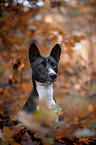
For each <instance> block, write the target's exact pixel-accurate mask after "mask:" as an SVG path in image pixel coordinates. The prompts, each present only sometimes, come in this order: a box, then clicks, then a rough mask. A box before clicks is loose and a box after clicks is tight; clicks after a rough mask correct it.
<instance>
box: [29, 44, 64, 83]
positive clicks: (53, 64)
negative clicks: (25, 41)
mask: <svg viewBox="0 0 96 145" xmlns="http://www.w3.org/2000/svg"><path fill="white" fill-rule="evenodd" d="M60 54H61V48H60V45H59V44H56V45H55V46H54V47H53V49H52V50H51V53H50V56H41V54H40V52H39V49H38V48H37V46H36V44H35V43H32V44H31V46H30V48H29V60H30V64H31V68H32V75H33V78H34V80H36V81H38V82H41V83H53V82H54V81H56V78H57V72H58V62H59V59H60Z"/></svg>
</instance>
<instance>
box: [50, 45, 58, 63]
mask: <svg viewBox="0 0 96 145" xmlns="http://www.w3.org/2000/svg"><path fill="white" fill-rule="evenodd" d="M60 54H61V47H60V45H59V44H56V45H55V46H54V47H53V49H52V50H51V53H50V56H52V57H53V58H54V59H55V60H56V61H57V63H58V62H59V59H60Z"/></svg>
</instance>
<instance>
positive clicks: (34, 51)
mask: <svg viewBox="0 0 96 145" xmlns="http://www.w3.org/2000/svg"><path fill="white" fill-rule="evenodd" d="M39 56H41V55H40V52H39V49H38V47H37V46H36V44H35V43H32V44H31V45H30V48H29V60H30V62H33V61H35V60H36V58H37V57H39Z"/></svg>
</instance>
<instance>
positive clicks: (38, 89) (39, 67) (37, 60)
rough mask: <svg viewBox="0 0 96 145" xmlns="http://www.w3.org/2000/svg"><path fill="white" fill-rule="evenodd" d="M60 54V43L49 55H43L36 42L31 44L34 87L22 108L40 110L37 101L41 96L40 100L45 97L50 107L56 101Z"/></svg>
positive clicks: (32, 111)
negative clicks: (55, 89) (55, 84)
mask: <svg viewBox="0 0 96 145" xmlns="http://www.w3.org/2000/svg"><path fill="white" fill-rule="evenodd" d="M60 54H61V47H60V45H59V44H56V45H55V46H54V47H53V49H52V50H51V52H50V55H49V56H42V55H41V54H40V52H39V49H38V47H37V46H36V44H35V43H32V44H31V46H30V48H29V60H30V65H31V68H32V82H33V89H32V91H31V94H30V97H29V98H28V100H27V101H26V103H25V105H24V107H23V108H22V110H23V111H26V112H28V113H34V112H35V111H36V110H37V111H38V107H39V106H38V104H37V103H36V101H35V100H36V98H39V100H40V101H43V100H44V99H45V100H46V102H47V105H48V108H50V109H51V107H52V104H55V103H56V100H55V99H54V96H53V92H54V91H53V83H54V82H55V81H56V79H57V72H58V62H59V59H60Z"/></svg>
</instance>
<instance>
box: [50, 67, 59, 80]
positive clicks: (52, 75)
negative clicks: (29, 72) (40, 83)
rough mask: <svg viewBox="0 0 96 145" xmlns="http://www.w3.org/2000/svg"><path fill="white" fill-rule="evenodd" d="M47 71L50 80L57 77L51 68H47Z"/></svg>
mask: <svg viewBox="0 0 96 145" xmlns="http://www.w3.org/2000/svg"><path fill="white" fill-rule="evenodd" d="M48 71H49V77H50V78H51V79H52V80H55V79H56V78H57V74H56V72H55V71H54V70H53V69H52V68H49V69H48Z"/></svg>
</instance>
